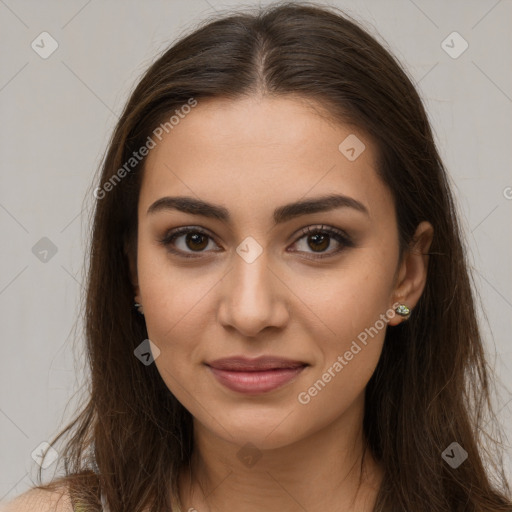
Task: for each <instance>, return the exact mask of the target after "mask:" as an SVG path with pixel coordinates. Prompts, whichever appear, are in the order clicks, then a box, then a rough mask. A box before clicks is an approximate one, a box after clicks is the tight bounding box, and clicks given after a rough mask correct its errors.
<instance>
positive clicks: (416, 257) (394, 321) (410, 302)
mask: <svg viewBox="0 0 512 512" xmlns="http://www.w3.org/2000/svg"><path fill="white" fill-rule="evenodd" d="M433 237H434V228H433V227H432V225H431V224H430V223H429V222H426V221H424V222H421V223H420V224H419V225H418V227H417V228H416V232H415V233H414V236H413V239H412V242H411V244H410V245H409V248H408V249H407V250H406V252H405V254H404V256H403V261H402V263H401V264H400V269H399V270H398V274H397V279H396V283H395V289H394V291H393V295H392V300H393V302H392V304H396V303H400V304H405V305H406V306H407V307H408V308H409V309H410V310H412V309H413V308H414V306H416V304H417V303H418V301H419V300H420V297H421V294H422V293H423V289H424V288H425V283H426V282H427V270H428V257H429V256H428V251H429V249H430V245H431V244H432V239H433ZM392 309H394V308H393V307H392ZM403 320H404V317H401V316H400V315H398V314H397V315H395V316H394V317H393V318H391V319H390V320H389V325H398V324H399V323H400V322H402V321H403Z"/></svg>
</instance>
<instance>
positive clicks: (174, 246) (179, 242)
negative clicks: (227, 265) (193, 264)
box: [159, 227, 216, 258]
mask: <svg viewBox="0 0 512 512" xmlns="http://www.w3.org/2000/svg"><path fill="white" fill-rule="evenodd" d="M210 240H211V241H213V238H212V237H211V236H210V235H208V234H207V233H206V232H204V231H202V230H201V229H199V228H193V227H183V228H177V229H174V230H172V231H170V232H169V233H167V234H166V235H165V237H164V238H162V239H161V240H159V242H160V243H161V244H162V245H163V246H164V247H166V248H167V249H168V250H169V252H172V253H173V254H177V255H178V256H183V257H185V258H194V257H200V256H201V254H202V253H203V252H209V251H206V250H205V249H206V248H207V247H208V244H209V243H210ZM215 245H216V244H215ZM194 253H197V254H194Z"/></svg>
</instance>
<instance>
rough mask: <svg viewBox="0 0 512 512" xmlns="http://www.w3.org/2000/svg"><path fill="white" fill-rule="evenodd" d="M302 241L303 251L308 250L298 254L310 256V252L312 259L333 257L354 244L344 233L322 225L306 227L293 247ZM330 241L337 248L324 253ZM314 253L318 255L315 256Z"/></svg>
mask: <svg viewBox="0 0 512 512" xmlns="http://www.w3.org/2000/svg"><path fill="white" fill-rule="evenodd" d="M302 239H305V241H306V243H305V244H304V245H305V249H310V250H309V251H308V250H299V251H298V252H304V253H306V254H308V253H309V254H311V252H312V253H313V256H312V259H314V258H326V257H329V256H334V255H336V254H338V253H339V252H341V251H342V250H343V249H345V248H346V247H354V242H353V241H352V240H351V238H350V237H349V236H348V235H347V234H346V233H345V232H343V231H341V230H338V229H335V228H331V227H326V226H323V225H322V226H308V227H307V228H305V229H303V230H302V236H301V237H300V238H299V239H298V240H297V241H296V242H295V243H294V245H296V244H299V242H300V241H301V240H302ZM332 240H334V241H335V242H336V244H338V246H339V247H338V249H336V250H331V251H329V252H326V250H327V249H328V248H329V247H330V246H331V245H332ZM292 252H295V251H292ZM315 253H317V254H318V255H315Z"/></svg>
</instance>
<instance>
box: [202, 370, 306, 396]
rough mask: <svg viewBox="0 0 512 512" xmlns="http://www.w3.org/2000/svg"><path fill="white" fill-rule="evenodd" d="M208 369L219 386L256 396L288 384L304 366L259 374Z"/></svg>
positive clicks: (260, 372)
mask: <svg viewBox="0 0 512 512" xmlns="http://www.w3.org/2000/svg"><path fill="white" fill-rule="evenodd" d="M208 368H209V369H210V370H211V372H212V373H213V375H214V376H215V377H216V379H217V380H218V381H219V382H220V383H221V384H223V385H224V386H226V387H227V388H229V389H231V390H232V391H237V392H238V393H245V394H252V395H256V394H259V393H268V392H269V391H272V390H274V389H277V388H279V387H281V386H283V385H284V384H286V383H288V382H290V381H291V380H292V379H294V378H295V377H297V375H299V373H300V372H302V370H304V368H305V366H300V367H298V368H279V369H276V370H265V371H259V372H235V371H230V370H219V369H218V368H212V367H211V366H209V367H208Z"/></svg>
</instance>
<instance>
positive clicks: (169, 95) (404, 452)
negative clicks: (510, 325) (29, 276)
mask: <svg viewBox="0 0 512 512" xmlns="http://www.w3.org/2000/svg"><path fill="white" fill-rule="evenodd" d="M257 94H258V95H266V96H269V97H275V98H279V97H283V98H285V97H290V98H299V99H305V100H308V101H311V102H312V103H313V102H314V103H315V104H317V105H319V106H320V109H321V110H322V112H324V113H325V115H326V116H328V118H329V119H331V120H333V122H336V123H344V124H350V125H353V126H357V127H358V128H359V129H360V130H361V132H362V133H364V134H366V135H367V136H368V137H369V138H371V140H372V141H374V142H375V147H376V152H377V155H378V158H377V169H376V171H377V173H378V175H379V176H380V178H381V179H382V181H383V183H384V184H385V185H386V186H387V187H389V189H390V190H391V192H392V196H393V200H394V205H395V210H396V218H397V223H398V230H399V238H400V257H402V256H403V253H404V251H405V250H406V249H407V248H408V247H410V244H411V243H412V242H413V237H414V233H415V230H416V228H417V226H418V224H419V223H420V222H421V221H425V220H426V221H428V222H430V223H431V224H432V226H433V228H434V238H433V241H432V245H431V248H430V251H429V255H430V256H429V269H428V276H427V282H426V285H425V289H424V292H423V294H422V296H421V298H420V300H419V302H418V304H417V306H416V308H415V310H414V313H413V315H412V316H411V318H410V319H409V320H408V321H407V322H405V323H402V324H400V325H399V326H396V327H394V328H390V329H388V330H387V332H386V336H385V340H384V345H383V349H382V354H381V357H380V360H379V362H378V365H377V367H376V369H375V372H374V374H373V376H372V377H371V379H370V381H369V382H368V385H367V387H366V392H365V394H366V401H365V412H364V421H363V433H364V439H365V450H370V451H371V453H372V454H373V456H374V457H375V458H376V460H378V461H379V462H380V463H381V464H382V467H383V469H384V479H383V481H382V485H381V487H380V489H379V492H378V496H377V501H376V504H375V507H374V512H391V511H392V512H397V511H409V512H411V511H421V512H427V511H432V512H441V511H450V512H457V511H464V512H470V511H475V512H483V511H491V510H492V511H494V512H496V511H510V510H511V505H512V502H511V501H510V487H509V484H508V483H507V481H506V476H505V472H504V468H503V463H502V459H501V457H499V454H500V453H501V452H500V448H501V447H502V444H501V442H499V441H497V440H496V439H495V438H494V437H492V436H491V435H490V434H489V430H488V429H487V430H486V428H485V427H486V426H487V423H488V422H489V421H491V420H492V421H494V422H495V423H496V422H497V416H496V413H495V412H494V411H493V404H492V394H491V386H492V384H493V381H492V380H491V378H490V372H491V367H490V366H489V365H488V363H487V361H486V357H485V352H484V347H483V342H482V339H481V335H480V331H479V325H478V322H477V311H476V306H475V303H476V295H475V292H474V285H473V282H472V278H471V275H470V273H469V265H468V262H467V257H466V253H465V248H464V244H463V239H462V233H461V228H460V226H459V222H458V220H457V211H456V207H455V202H454V199H453V196H452V193H451V191H450V186H449V182H448V177H447V174H446V171H445V169H444V166H443V163H442V161H441V159H440V156H439V154H438V151H437V149H436V145H435V142H434V138H433V134H432V131H431V128H430V125H429V121H428V117H427V114H426V112H425V109H424V106H423V104H422V101H421V99H420V97H419V95H418V92H417V91H416V89H415V87H414V85H413V83H412V81H411V79H409V78H408V76H407V73H406V72H405V71H404V69H403V68H402V67H401V65H400V64H399V63H398V62H397V60H395V58H394V57H393V56H392V55H391V54H390V53H389V52H388V50H386V49H385V48H384V47H383V46H382V45H381V44H380V43H379V42H377V40H376V39H375V38H374V37H372V36H370V35H369V34H368V33H367V32H366V31H365V30H363V29H362V28H361V27H360V26H359V25H358V24H357V23H356V22H354V21H353V20H352V19H351V18H350V17H348V16H347V15H346V14H344V13H343V12H342V11H340V10H339V9H337V8H335V7H327V6H319V5H316V4H313V3H309V2H308V3H301V4H298V3H294V2H291V3H279V4H273V5H271V6H268V7H265V8H261V7H260V8H259V9H257V10H256V11H250V10H238V11H237V12H230V13H228V14H227V15H226V14H223V15H222V16H218V15H217V16H216V17H214V18H209V19H206V20H204V21H203V22H202V23H201V24H200V25H199V26H198V27H196V29H195V30H194V31H193V32H191V33H189V34H185V35H183V36H182V37H181V38H180V39H178V40H177V41H176V42H175V43H174V44H172V45H171V46H170V47H169V48H168V49H167V50H166V51H165V52H163V54H162V55H161V56H160V57H159V58H158V59H157V60H156V61H155V62H154V63H153V64H152V65H151V66H150V67H149V69H147V71H146V72H145V74H144V75H143V77H142V78H141V80H140V82H139V83H138V85H137V86H136V87H135V89H134V90H133V92H132V94H131V96H130V98H129V100H128V102H127V104H126V106H125V108H124V111H123V113H122V115H121V117H120V119H119V121H118V123H117V126H116V127H115V130H114V133H113V135H112V138H111V140H110V143H109V145H108V148H107V151H106V153H105V156H104V159H103V162H102V167H101V176H100V178H99V183H98V187H99V188H98V189H97V190H99V189H101V190H103V191H105V190H108V192H107V193H102V197H101V198H99V195H98V198H97V201H96V204H95V211H94V220H93V226H92V236H91V239H90V248H89V253H88V254H89V266H88V274H87V290H86V299H85V308H84V311H83V313H84V321H85V336H86V351H87V362H88V367H89V370H90V379H89V380H88V385H89V389H88V390H87V391H88V392H87V397H86V399H84V403H83V404H82V405H81V407H80V408H79V409H78V412H77V413H76V415H75V416H74V419H73V420H72V421H71V422H70V423H69V424H68V425H67V426H66V427H65V428H64V429H63V430H62V431H61V432H60V433H59V434H58V435H57V436H56V437H55V439H54V440H53V442H52V444H54V443H55V442H57V441H59V440H61V438H63V439H67V440H66V443H65V445H64V447H63V449H62V450H61V451H60V455H61V462H62V461H63V463H64V464H63V465H64V471H65V472H64V474H63V475H61V476H60V477H59V478H58V479H54V480H53V481H52V482H50V483H49V484H45V485H40V486H38V488H41V489H48V490H50V489H55V488H56V487H57V486H59V485H65V486H67V488H69V489H70V493H71V495H72V497H73V499H75V498H76V499H77V500H78V499H79V500H80V502H81V503H82V504H84V505H87V506H88V507H89V509H90V510H97V508H98V507H99V505H100V500H99V496H100V489H101V493H102V494H103V496H104V497H105V500H106V502H107V504H108V506H109V507H110V510H112V511H121V510H130V511H141V510H142V509H143V508H145V507H149V508H150V510H152V511H163V510H172V507H173V505H172V503H170V502H169V496H171V495H172V496H178V475H179V471H180V470H181V468H183V467H184V466H185V465H186V464H187V463H188V462H189V460H190V457H191V453H192V449H193V442H192V440H193V436H192V428H193V424H192V416H191V414H190V413H189V412H188V411H187V410H186V409H185V408H184V407H183V406H182V405H181V404H180V403H179V402H178V400H177V399H176V398H175V397H174V396H173V394H172V393H171V392H170V391H169V389H168V388H167V386H166V385H165V383H164V382H163V380H162V378H161V376H160V374H159V372H158V370H157V368H156V366H155V365H154V364H153V365H149V366H145V365H143V364H141V363H140V361H138V359H137V358H136V357H134V354H133V352H134V349H135V348H136V347H137V346H138V345H139V344H140V343H141V341H142V340H144V339H146V338H147V337H148V334H147V330H146V325H145V322H144V318H143V317H142V316H141V315H139V314H138V313H137V312H136V310H135V309H134V307H133V297H134V290H133V285H132V283H131V279H130V261H132V262H135V263H136V257H137V254H136V247H137V246H136V241H137V204H138V197H139V190H140V186H141V179H142V174H143V170H144V163H145V159H144V158H142V159H141V160H140V161H138V162H137V163H136V165H133V169H131V170H130V171H129V172H126V173H122V174H123V175H122V179H119V177H120V176H121V175H120V174H119V172H120V169H121V168H123V165H125V164H126V162H128V161H130V158H132V157H133V153H134V152H135V151H137V150H138V149H140V148H141V147H142V146H144V145H145V144H146V143H147V141H148V137H150V136H151V134H152V133H154V130H155V128H156V127H158V126H159V125H160V124H161V123H162V122H165V121H166V120H168V119H169V116H170V115H172V114H173V113H174V112H175V110H176V109H179V108H181V107H182V106H183V105H185V104H187V103H189V102H190V100H191V99H194V100H195V101H198V102H199V103H200V102H201V100H202V99H204V100H206V99H208V98H210V99H215V98H219V99H221V98H222V99H231V100H237V99H241V98H245V97H250V96H253V95H257ZM125 170H126V167H125ZM116 174H117V177H118V178H116V177H115V176H116ZM113 180H114V181H115V182H114V181H113ZM108 182H110V183H111V186H110V187H109V186H108V185H106V184H107V183H108ZM498 431H499V429H498ZM453 442H457V443H459V445H460V446H462V447H463V448H464V450H466V452H467V453H468V459H467V461H465V462H464V463H463V464H461V465H460V466H459V467H458V468H457V469H453V468H452V467H450V466H449V465H448V464H447V463H446V462H445V461H444V460H443V458H442V456H441V454H442V452H443V451H444V450H445V449H446V448H447V447H448V446H449V445H451V444H452V443H453ZM40 474H41V473H40ZM40 474H39V475H40Z"/></svg>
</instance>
